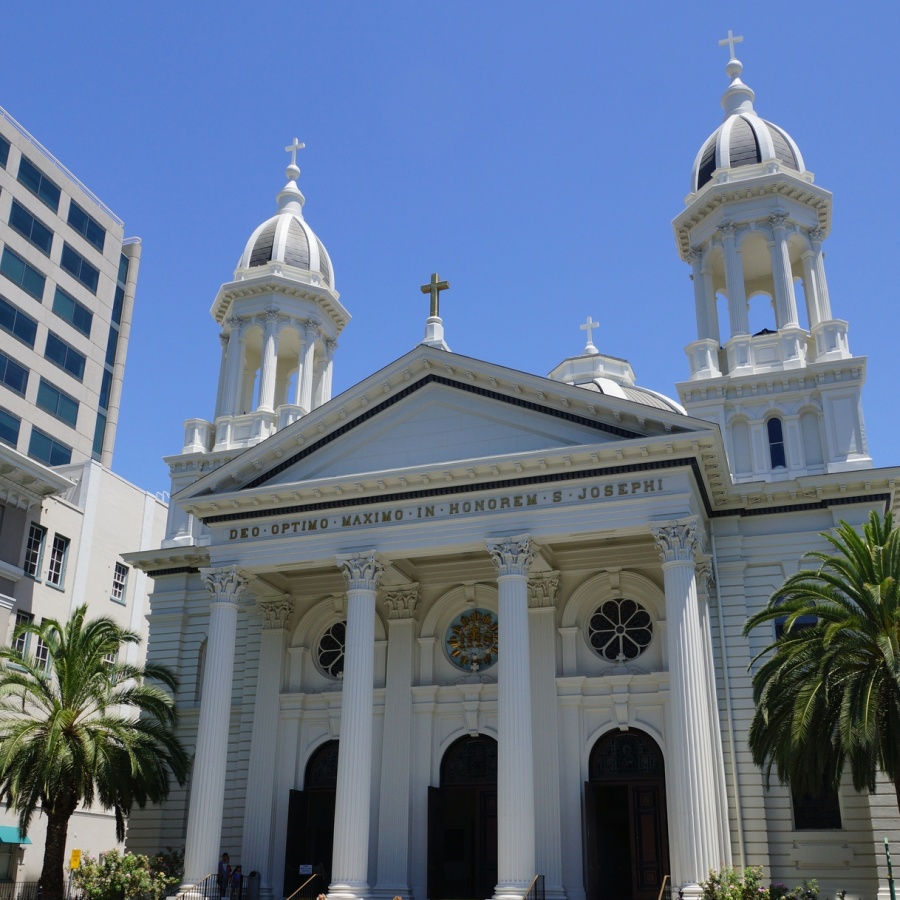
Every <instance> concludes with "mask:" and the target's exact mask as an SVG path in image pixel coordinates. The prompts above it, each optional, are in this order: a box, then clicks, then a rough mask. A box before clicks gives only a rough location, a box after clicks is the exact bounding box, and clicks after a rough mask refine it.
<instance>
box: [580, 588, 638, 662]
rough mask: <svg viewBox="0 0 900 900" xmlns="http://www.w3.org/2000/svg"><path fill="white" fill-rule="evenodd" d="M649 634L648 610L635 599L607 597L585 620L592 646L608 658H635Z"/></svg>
mask: <svg viewBox="0 0 900 900" xmlns="http://www.w3.org/2000/svg"><path fill="white" fill-rule="evenodd" d="M652 638H653V622H652V621H651V620H650V613H648V612H647V610H646V609H644V607H643V606H641V604H640V603H636V602H635V601H634V600H623V599H621V598H620V599H618V600H607V601H606V602H605V603H604V604H603V605H602V606H601V607H600V608H599V609H598V610H597V611H596V612H595V613H594V614H593V615H592V616H591V620H590V622H589V623H588V641H589V643H590V645H591V647H592V648H593V649H594V650H595V651H596V652H597V653H598V654H599V655H600V656H602V657H603V659H608V660H609V661H610V662H625V661H626V660H629V659H636V658H637V657H638V656H640V655H641V654H642V653H643V652H644V651H645V650H646V649H647V647H648V646H649V644H650V641H651V639H652Z"/></svg>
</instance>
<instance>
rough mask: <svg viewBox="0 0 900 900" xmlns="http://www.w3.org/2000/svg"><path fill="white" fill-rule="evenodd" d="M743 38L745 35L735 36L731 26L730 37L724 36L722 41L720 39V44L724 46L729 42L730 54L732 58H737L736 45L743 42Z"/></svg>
mask: <svg viewBox="0 0 900 900" xmlns="http://www.w3.org/2000/svg"><path fill="white" fill-rule="evenodd" d="M743 40H744V38H743V36H741V37H735V36H734V35H733V34H732V33H731V29H730V28H729V29H728V37H727V38H723V39H722V40H721V41H719V46H720V47H724V46H725V45H726V44H727V45H728V53H729V54H730V58H731V59H735V58H736V57H735V55H734V45H735V44H740V43H742V42H743Z"/></svg>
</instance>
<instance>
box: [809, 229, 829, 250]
mask: <svg viewBox="0 0 900 900" xmlns="http://www.w3.org/2000/svg"><path fill="white" fill-rule="evenodd" d="M808 233H809V239H810V241H812V243H813V244H814V245H815V244H821V243H822V241H824V240H825V229H824V228H820V227H819V226H818V225H816V227H815V228H810V229H809V232H808Z"/></svg>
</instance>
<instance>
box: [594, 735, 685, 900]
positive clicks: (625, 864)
mask: <svg viewBox="0 0 900 900" xmlns="http://www.w3.org/2000/svg"><path fill="white" fill-rule="evenodd" d="M590 775H591V780H590V781H588V782H587V783H586V784H585V786H584V799H585V803H584V819H585V821H584V834H585V869H586V873H585V874H586V876H587V877H586V882H587V884H586V887H587V900H656V898H657V896H658V895H659V890H660V888H661V887H662V882H663V878H664V877H665V876H666V875H668V874H669V846H668V831H667V824H666V785H665V775H664V771H663V765H662V754H661V753H660V751H659V747H658V746H657V745H656V743H655V742H654V741H653V740H652V739H651V738H650V737H649V736H647V735H643V734H641V733H640V732H633V731H632V732H624V733H622V732H620V733H617V734H615V735H613V736H611V737H610V738H609V739H608V740H606V741H601V742H599V746H598V747H596V748H595V751H594V752H593V753H592V754H591V762H590Z"/></svg>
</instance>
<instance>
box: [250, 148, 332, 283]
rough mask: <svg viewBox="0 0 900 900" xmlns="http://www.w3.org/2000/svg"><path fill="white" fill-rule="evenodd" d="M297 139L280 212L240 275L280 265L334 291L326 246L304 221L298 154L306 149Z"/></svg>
mask: <svg viewBox="0 0 900 900" xmlns="http://www.w3.org/2000/svg"><path fill="white" fill-rule="evenodd" d="M303 146H304V145H303V144H301V143H300V142H299V141H298V140H297V139H296V138H294V142H293V144H291V145H289V146H288V147H285V150H286V151H287V152H288V153H290V154H291V163H290V165H289V166H288V167H287V169H286V170H285V175H286V176H287V179H288V183H287V184H286V185H285V186H284V187H283V188H282V189H281V191H280V192H279V194H278V212H277V213H276V214H275V215H274V216H272V218H271V219H267V220H266V221H265V222H263V223H262V224H261V225H260V226H258V227H257V228H256V229H255V230H254V232H253V234H251V235H250V239H249V240H248V241H247V245H246V246H245V247H244V252H243V253H242V254H241V258H240V260H238V265H237V268H238V271H240V270H247V269H255V268H259V267H261V266H268V265H271V264H278V265H281V266H289V267H291V268H294V269H301V270H304V271H306V272H309V273H310V274H311V275H312V277H313V280H314V281H316V280H318V279H321V281H322V283H323V284H324V285H325V286H326V287H329V288H332V289H333V288H334V269H333V267H332V265H331V258H330V257H329V256H328V252H327V251H326V249H325V246H324V245H323V244H322V242H321V241H320V240H319V238H318V237H317V236H316V234H315V232H313V230H312V228H310V227H309V225H308V224H307V222H306V220H305V219H304V218H303V204H304V203H305V202H306V198H305V197H304V196H303V194H302V193H301V191H300V188H298V187H297V178H299V176H300V169H299V168H298V166H297V151H298V150H301V149H302V148H303Z"/></svg>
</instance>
